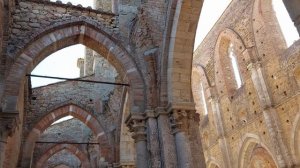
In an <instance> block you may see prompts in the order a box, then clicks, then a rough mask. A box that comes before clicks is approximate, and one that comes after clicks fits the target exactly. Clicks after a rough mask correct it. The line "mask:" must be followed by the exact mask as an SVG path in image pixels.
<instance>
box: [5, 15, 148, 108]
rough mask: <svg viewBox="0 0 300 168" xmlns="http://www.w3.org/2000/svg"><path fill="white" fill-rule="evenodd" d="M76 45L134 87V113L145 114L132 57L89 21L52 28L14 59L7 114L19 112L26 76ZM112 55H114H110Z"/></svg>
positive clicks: (7, 87)
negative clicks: (53, 55) (98, 57)
mask: <svg viewBox="0 0 300 168" xmlns="http://www.w3.org/2000/svg"><path fill="white" fill-rule="evenodd" d="M74 44H84V45H86V46H87V47H89V48H91V49H93V50H94V51H96V52H98V53H101V55H104V57H105V56H108V55H109V57H106V59H107V60H108V61H109V62H110V63H111V64H112V65H113V66H114V67H115V68H116V69H117V71H118V73H119V74H120V75H121V76H122V77H123V79H125V82H128V83H129V84H130V88H129V96H130V107H131V111H136V112H143V110H144V108H145V104H146V96H145V86H144V85H145V84H144V80H143V77H142V75H141V72H140V70H139V69H138V67H137V66H136V63H135V62H134V60H133V58H132V56H131V55H130V54H129V53H128V52H127V50H126V49H125V48H124V47H123V46H122V45H121V44H120V42H119V41H118V40H116V39H115V37H113V36H112V35H109V34H108V33H106V32H105V31H103V30H102V29H101V28H99V27H97V25H95V24H93V23H89V22H88V21H74V22H68V23H64V24H61V25H56V26H54V27H50V28H49V29H47V30H44V31H43V32H39V34H37V35H34V36H33V38H32V39H31V40H28V43H26V45H24V48H22V49H20V50H19V51H18V52H17V54H16V55H15V56H13V57H14V60H15V61H14V63H13V64H12V66H11V67H10V69H9V71H8V75H7V77H6V80H5V91H4V100H3V101H4V102H3V103H4V104H5V105H4V106H3V107H2V108H3V111H18V110H19V107H18V105H20V104H21V102H20V101H21V100H20V99H21V97H19V96H20V95H22V91H23V89H22V85H23V82H24V79H25V74H26V73H28V72H31V71H32V69H33V68H34V67H35V66H36V65H37V64H38V63H39V62H40V61H42V60H43V59H44V58H46V57H47V56H48V55H50V54H51V53H53V52H55V51H57V50H59V49H62V48H65V47H68V46H70V45H74ZM108 53H110V54H108Z"/></svg>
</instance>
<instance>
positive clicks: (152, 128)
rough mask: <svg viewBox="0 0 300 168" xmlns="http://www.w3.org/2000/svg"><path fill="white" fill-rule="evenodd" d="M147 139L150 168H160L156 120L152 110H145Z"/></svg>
mask: <svg viewBox="0 0 300 168" xmlns="http://www.w3.org/2000/svg"><path fill="white" fill-rule="evenodd" d="M146 114H147V128H148V129H147V132H148V135H147V139H148V147H149V151H150V156H149V159H150V162H151V168H161V161H160V149H159V139H158V128H157V120H156V118H155V112H154V110H147V111H146Z"/></svg>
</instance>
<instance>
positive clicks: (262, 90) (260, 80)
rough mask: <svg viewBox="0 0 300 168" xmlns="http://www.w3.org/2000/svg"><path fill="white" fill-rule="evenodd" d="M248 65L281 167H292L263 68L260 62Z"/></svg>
mask: <svg viewBox="0 0 300 168" xmlns="http://www.w3.org/2000/svg"><path fill="white" fill-rule="evenodd" d="M247 67H248V69H250V70H251V78H252V80H253V84H254V88H255V90H256V92H257V94H258V98H259V101H260V105H261V106H262V108H263V115H264V120H265V122H266V125H267V129H268V132H269V134H270V139H271V140H272V144H273V145H272V146H273V149H274V150H275V151H274V152H275V153H276V158H277V162H278V163H279V167H291V166H292V165H293V160H292V156H291V154H290V153H289V150H288V148H287V145H286V144H287V143H286V142H284V138H283V136H282V134H281V132H282V129H281V126H280V121H279V116H278V113H277V111H276V109H275V108H274V107H273V103H272V99H271V96H270V94H269V92H268V90H267V88H268V87H267V84H266V82H265V79H264V74H263V68H262V67H261V64H259V63H258V62H255V63H250V64H249V65H248V66H247Z"/></svg>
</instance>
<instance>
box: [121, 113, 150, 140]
mask: <svg viewBox="0 0 300 168" xmlns="http://www.w3.org/2000/svg"><path fill="white" fill-rule="evenodd" d="M125 123H126V125H127V126H128V127H129V131H130V132H132V133H133V135H132V138H133V139H134V141H135V142H139V141H146V140H147V133H146V128H147V127H146V117H145V116H144V115H143V114H130V115H129V116H128V117H127V119H126V121H125Z"/></svg>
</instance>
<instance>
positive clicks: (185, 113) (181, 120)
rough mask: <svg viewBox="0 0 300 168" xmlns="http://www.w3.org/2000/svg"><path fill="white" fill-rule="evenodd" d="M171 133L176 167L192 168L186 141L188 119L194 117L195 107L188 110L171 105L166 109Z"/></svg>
mask: <svg viewBox="0 0 300 168" xmlns="http://www.w3.org/2000/svg"><path fill="white" fill-rule="evenodd" d="M168 112H169V117H170V122H171V128H172V133H173V135H174V138H175V146H176V154H177V165H178V167H179V168H194V165H193V162H192V154H191V147H190V142H189V139H188V129H189V122H188V120H189V118H190V117H191V116H194V113H195V106H190V107H189V108H186V107H181V106H180V105H179V106H178V105H175V106H174V105H171V106H169V108H168Z"/></svg>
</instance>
